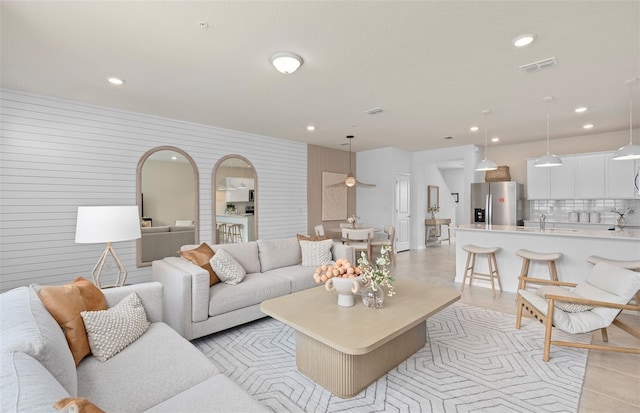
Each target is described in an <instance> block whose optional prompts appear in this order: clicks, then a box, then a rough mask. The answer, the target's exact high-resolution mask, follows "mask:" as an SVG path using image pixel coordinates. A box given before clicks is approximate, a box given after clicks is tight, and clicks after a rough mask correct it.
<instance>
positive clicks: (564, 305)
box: [536, 285, 594, 313]
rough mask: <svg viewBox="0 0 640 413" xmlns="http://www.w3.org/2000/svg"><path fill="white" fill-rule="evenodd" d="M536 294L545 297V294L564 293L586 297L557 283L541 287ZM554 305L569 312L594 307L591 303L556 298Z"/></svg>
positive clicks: (566, 295) (575, 296) (587, 309)
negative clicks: (571, 301) (578, 302)
mask: <svg viewBox="0 0 640 413" xmlns="http://www.w3.org/2000/svg"><path fill="white" fill-rule="evenodd" d="M536 294H538V295H539V296H540V297H544V296H545V294H552V295H562V296H564V297H573V298H584V297H581V296H579V295H578V294H575V293H573V292H571V291H569V290H567V289H566V288H563V287H559V286H556V285H545V286H544V287H540V288H538V290H537V291H536ZM553 306H554V307H556V308H559V309H560V310H562V311H564V312H567V313H581V312H583V311H589V310H591V309H593V308H594V306H592V305H589V304H576V303H568V302H566V301H558V300H555V301H554V302H553Z"/></svg>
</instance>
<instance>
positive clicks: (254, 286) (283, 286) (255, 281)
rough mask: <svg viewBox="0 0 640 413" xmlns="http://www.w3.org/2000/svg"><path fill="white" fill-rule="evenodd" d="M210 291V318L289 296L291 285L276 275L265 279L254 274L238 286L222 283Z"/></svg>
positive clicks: (248, 275)
mask: <svg viewBox="0 0 640 413" xmlns="http://www.w3.org/2000/svg"><path fill="white" fill-rule="evenodd" d="M274 272H275V270H274ZM209 290H210V293H209V294H210V298H209V316H215V315H218V314H224V313H227V312H229V311H233V310H237V309H239V308H244V307H249V306H251V305H254V304H260V303H261V302H263V301H264V300H267V299H269V298H275V297H279V296H281V295H285V294H289V293H290V292H291V283H290V282H289V280H287V279H285V278H282V277H278V276H275V275H273V276H269V277H263V274H261V273H253V274H247V276H246V277H245V279H244V280H243V281H242V282H241V283H240V284H238V285H229V284H224V283H220V284H218V285H215V286H213V287H211V288H210V289H209Z"/></svg>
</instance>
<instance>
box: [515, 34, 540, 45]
mask: <svg viewBox="0 0 640 413" xmlns="http://www.w3.org/2000/svg"><path fill="white" fill-rule="evenodd" d="M535 39H536V35H535V34H533V33H527V34H521V35H520V36H518V37H516V38H515V39H513V42H512V43H513V45H514V46H515V47H524V46H528V45H530V44H531V43H533V41H534V40H535Z"/></svg>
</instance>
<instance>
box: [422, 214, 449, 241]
mask: <svg viewBox="0 0 640 413" xmlns="http://www.w3.org/2000/svg"><path fill="white" fill-rule="evenodd" d="M442 225H446V226H447V238H440V236H441V235H442ZM442 241H447V242H448V243H449V245H451V218H434V219H425V220H424V245H425V246H426V247H439V246H440V244H441V242H442Z"/></svg>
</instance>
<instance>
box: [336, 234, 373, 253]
mask: <svg viewBox="0 0 640 413" xmlns="http://www.w3.org/2000/svg"><path fill="white" fill-rule="evenodd" d="M371 238H373V228H365V229H351V228H342V239H343V240H344V243H345V245H350V246H352V247H353V249H354V250H355V253H356V261H357V260H358V257H359V256H360V254H359V252H361V251H364V253H365V254H366V255H367V259H368V260H371Z"/></svg>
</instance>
